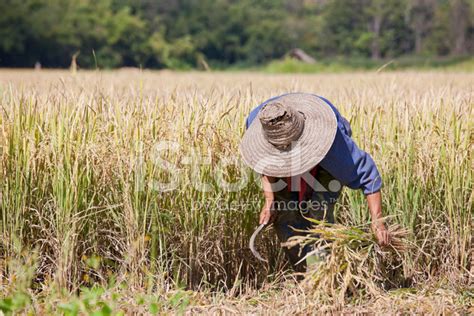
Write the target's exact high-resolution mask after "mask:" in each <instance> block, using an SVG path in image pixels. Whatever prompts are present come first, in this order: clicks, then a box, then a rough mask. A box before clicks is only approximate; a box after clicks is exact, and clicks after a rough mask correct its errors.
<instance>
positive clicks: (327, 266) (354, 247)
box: [283, 219, 410, 304]
mask: <svg viewBox="0 0 474 316" xmlns="http://www.w3.org/2000/svg"><path fill="white" fill-rule="evenodd" d="M310 220H311V221H312V222H314V223H315V225H314V226H313V228H311V229H310V230H308V231H306V232H305V233H306V234H305V235H304V236H294V237H292V238H291V239H290V240H289V241H288V242H287V243H285V244H283V246H286V247H294V246H300V247H301V249H302V248H303V247H310V249H311V251H309V252H308V254H307V255H306V256H305V258H304V259H306V260H307V262H308V269H307V272H306V275H305V279H304V281H303V283H302V285H303V286H304V287H306V288H307V289H309V290H310V291H309V293H313V294H314V296H315V299H319V300H322V301H323V302H325V303H330V304H344V303H345V302H346V300H347V299H348V298H352V299H355V300H357V299H358V298H368V297H374V296H378V295H380V294H382V293H383V291H384V290H386V289H387V288H393V287H399V286H401V285H403V283H404V282H405V281H406V276H405V275H404V273H403V271H402V265H401V262H402V260H403V257H404V253H405V252H406V251H407V250H408V249H409V248H410V244H409V242H408V240H407V237H408V231H407V230H406V229H404V228H402V227H400V226H399V225H390V226H388V230H389V232H390V236H391V243H390V245H389V246H387V247H384V248H382V247H380V246H379V245H378V244H377V241H376V239H375V236H374V235H373V234H372V232H371V231H370V229H369V228H360V227H347V226H344V225H340V224H329V223H326V222H321V221H317V220H313V219H310ZM315 259H316V260H315ZM311 261H312V263H311Z"/></svg>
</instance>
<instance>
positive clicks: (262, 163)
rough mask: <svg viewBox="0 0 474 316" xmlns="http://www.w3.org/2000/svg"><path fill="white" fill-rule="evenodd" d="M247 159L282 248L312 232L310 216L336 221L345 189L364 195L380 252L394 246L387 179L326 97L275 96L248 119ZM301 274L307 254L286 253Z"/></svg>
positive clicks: (264, 216) (264, 220) (264, 214)
mask: <svg viewBox="0 0 474 316" xmlns="http://www.w3.org/2000/svg"><path fill="white" fill-rule="evenodd" d="M246 127H247V130H246V132H245V134H244V136H243V139H242V143H241V146H240V150H241V154H242V157H243V159H244V161H245V163H246V164H248V165H249V166H250V167H251V168H252V169H254V170H255V171H256V172H257V173H259V174H261V177H262V183H263V194H264V197H265V203H264V206H263V209H262V211H261V213H260V224H269V223H271V222H273V225H274V229H275V230H276V233H277V236H278V238H279V240H280V241H281V242H285V241H287V240H288V238H290V237H291V236H294V235H296V234H302V233H301V232H296V231H295V230H294V229H293V228H295V229H300V230H301V229H302V230H305V229H308V228H310V227H311V222H310V221H308V220H307V218H308V217H309V218H314V219H318V220H324V221H327V222H329V223H334V214H333V211H334V205H335V203H336V200H337V198H338V197H339V195H340V192H341V189H342V186H348V187H349V188H351V189H361V190H362V191H363V192H364V194H365V196H366V198H367V204H368V207H369V210H370V214H371V218H372V225H371V228H372V230H373V232H374V234H375V236H376V238H377V241H378V243H379V244H380V245H381V246H384V245H387V244H389V242H390V236H389V233H388V231H387V229H386V228H385V225H384V223H383V220H382V202H381V201H382V198H381V194H380V188H381V185H382V180H381V178H380V174H379V172H378V170H377V167H376V166H375V163H374V161H373V160H372V158H371V157H370V155H369V154H368V153H366V152H365V151H363V150H361V149H359V147H357V145H356V144H355V142H354V141H353V140H352V138H351V134H352V131H351V127H350V125H349V122H348V121H347V120H346V119H345V118H343V117H342V116H341V114H340V113H339V112H338V110H337V109H336V108H335V107H334V106H333V105H332V104H331V103H330V102H329V101H328V100H326V99H324V98H322V97H319V96H316V95H313V94H307V93H290V94H285V95H281V96H278V97H274V98H272V99H269V100H267V101H265V102H264V103H262V104H260V105H259V106H257V107H256V108H255V109H254V110H252V112H251V113H250V115H249V116H248V118H247V124H246ZM285 251H286V253H287V255H288V258H289V260H290V263H291V264H292V266H293V268H294V269H295V270H296V271H304V270H305V268H306V266H305V262H304V260H303V262H301V263H300V264H297V263H298V262H300V261H301V259H302V258H304V256H305V255H306V253H307V252H308V251H309V249H307V247H306V248H304V249H302V250H301V251H300V249H298V247H293V248H290V249H285Z"/></svg>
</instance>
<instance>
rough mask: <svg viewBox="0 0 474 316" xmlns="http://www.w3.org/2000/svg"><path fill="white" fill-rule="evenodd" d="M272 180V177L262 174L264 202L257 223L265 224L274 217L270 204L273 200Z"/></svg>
mask: <svg viewBox="0 0 474 316" xmlns="http://www.w3.org/2000/svg"><path fill="white" fill-rule="evenodd" d="M272 180H273V178H271V177H268V176H265V175H262V186H263V196H264V197H265V203H264V205H263V208H262V211H261V212H260V220H259V224H265V225H267V224H268V223H270V222H271V221H272V220H273V218H274V216H273V214H272V204H273V201H274V195H273V190H272V183H271V182H272Z"/></svg>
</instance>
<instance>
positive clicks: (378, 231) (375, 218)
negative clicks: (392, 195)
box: [366, 191, 390, 246]
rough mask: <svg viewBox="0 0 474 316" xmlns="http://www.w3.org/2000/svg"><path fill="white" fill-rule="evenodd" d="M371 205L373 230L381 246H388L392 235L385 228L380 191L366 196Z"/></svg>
mask: <svg viewBox="0 0 474 316" xmlns="http://www.w3.org/2000/svg"><path fill="white" fill-rule="evenodd" d="M366 198H367V204H368V205H369V210H370V216H371V218H372V224H371V228H372V231H373V232H374V234H375V237H376V238H377V241H378V243H379V245H380V246H387V245H388V244H389V243H390V234H389V233H388V231H387V228H385V224H384V221H383V218H382V194H381V193H380V191H378V192H375V193H371V194H368V195H366Z"/></svg>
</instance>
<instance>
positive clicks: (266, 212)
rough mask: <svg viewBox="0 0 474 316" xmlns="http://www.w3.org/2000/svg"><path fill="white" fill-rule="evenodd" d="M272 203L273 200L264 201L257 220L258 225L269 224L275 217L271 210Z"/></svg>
mask: <svg viewBox="0 0 474 316" xmlns="http://www.w3.org/2000/svg"><path fill="white" fill-rule="evenodd" d="M272 204H273V201H270V200H268V201H266V202H265V205H264V206H263V208H262V211H261V212H260V220H259V222H258V223H259V224H260V225H261V224H265V225H267V224H270V223H271V222H273V220H274V219H275V214H274V212H273V211H272V210H271V207H272Z"/></svg>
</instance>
